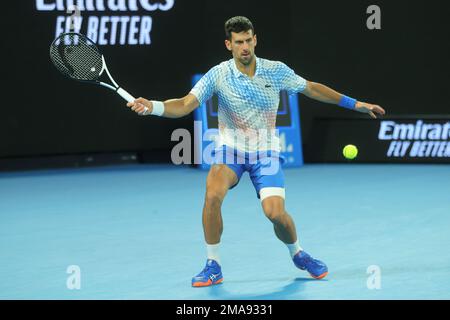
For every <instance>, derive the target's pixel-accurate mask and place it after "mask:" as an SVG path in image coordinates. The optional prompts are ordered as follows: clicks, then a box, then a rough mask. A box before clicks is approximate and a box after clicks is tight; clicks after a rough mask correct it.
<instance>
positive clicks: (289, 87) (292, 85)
mask: <svg viewBox="0 0 450 320" xmlns="http://www.w3.org/2000/svg"><path fill="white" fill-rule="evenodd" d="M278 72H279V73H280V74H279V75H280V82H281V90H286V91H288V93H289V94H294V93H298V92H302V91H303V90H305V89H306V80H305V79H303V78H302V77H300V76H299V75H298V74H296V73H295V72H294V70H292V69H291V68H289V67H288V66H287V65H285V64H284V63H282V62H280V67H279V70H278Z"/></svg>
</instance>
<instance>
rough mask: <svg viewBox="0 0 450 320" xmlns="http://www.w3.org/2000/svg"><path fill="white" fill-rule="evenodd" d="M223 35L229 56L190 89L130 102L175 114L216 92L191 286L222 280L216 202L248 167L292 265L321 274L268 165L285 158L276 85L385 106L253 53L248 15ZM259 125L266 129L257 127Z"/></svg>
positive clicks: (280, 181) (139, 108)
mask: <svg viewBox="0 0 450 320" xmlns="http://www.w3.org/2000/svg"><path fill="white" fill-rule="evenodd" d="M225 35H226V40H225V46H226V48H227V49H228V50H229V51H230V52H231V53H232V56H233V58H232V59H230V60H228V61H225V62H222V63H220V64H219V65H217V66H215V67H213V68H212V69H210V70H209V71H208V72H207V73H206V74H205V75H204V76H203V77H202V78H201V79H200V80H199V81H198V83H197V84H196V85H195V86H194V88H193V89H192V90H191V92H190V93H189V94H188V95H186V96H185V97H183V98H180V99H171V100H167V101H164V102H161V101H149V100H146V99H144V98H138V99H136V100H135V101H134V102H130V103H128V104H127V106H128V107H130V108H131V109H132V110H133V111H135V112H136V113H138V114H140V115H146V114H151V115H156V116H163V117H167V118H179V117H183V116H185V115H187V114H189V113H190V112H192V111H193V110H194V109H195V108H197V107H198V106H199V105H201V104H203V103H204V102H206V101H207V100H209V99H210V98H211V97H212V96H213V95H214V94H216V95H217V96H218V100H219V139H220V143H219V148H218V149H217V150H216V153H215V155H216V160H215V161H216V162H215V163H214V164H213V165H212V166H211V169H210V171H209V173H208V177H207V180H206V196H205V203H204V208H203V216H202V220H203V230H204V236H205V241H206V251H207V261H206V266H205V267H204V269H203V270H202V271H201V272H200V273H199V274H198V275H196V276H195V277H193V278H192V286H194V287H205V286H210V285H214V284H218V283H221V282H222V281H223V275H222V270H221V260H220V255H219V248H220V238H221V235H222V230H223V223H222V215H221V205H222V201H223V200H224V198H225V195H226V194H227V192H228V190H229V189H231V188H233V187H234V186H236V185H237V184H238V182H239V180H240V178H241V176H242V174H243V173H244V172H246V171H247V172H249V175H250V178H251V180H252V182H253V185H254V187H255V190H256V194H257V196H258V197H259V198H260V200H261V203H262V209H263V211H264V214H265V215H266V216H267V218H268V219H269V220H270V221H271V222H272V223H273V226H274V231H275V235H276V236H277V237H278V239H280V240H281V241H282V242H283V243H284V244H285V245H286V246H287V248H288V250H289V252H290V256H291V258H292V260H293V262H294V264H295V266H297V267H298V268H299V269H301V270H306V271H307V272H309V274H310V275H311V276H312V277H314V278H316V279H322V278H324V277H325V276H326V275H327V274H328V268H327V266H326V265H325V263H323V262H322V261H320V260H317V259H314V258H313V257H312V256H311V255H309V254H308V253H306V252H305V251H304V250H303V249H302V248H301V247H300V244H299V240H298V238H297V233H296V229H295V224H294V221H293V220H292V218H291V216H290V215H289V214H288V213H287V212H286V210H285V205H284V204H285V185H284V175H283V171H282V168H281V166H279V165H278V166H273V164H274V163H275V164H277V163H278V162H279V163H281V164H282V163H283V159H282V158H281V157H280V155H279V151H280V145H279V139H278V136H277V135H276V130H275V120H276V115H277V110H278V105H279V99H280V91H281V90H287V91H288V93H289V94H296V93H302V94H304V95H305V96H307V97H309V98H312V99H315V100H318V101H321V102H325V103H331V104H336V105H338V106H340V107H343V108H347V109H351V110H355V111H358V112H362V113H368V114H369V115H370V116H371V117H372V118H376V117H377V116H376V115H377V114H379V115H384V114H385V111H384V110H383V109H382V108H381V107H380V106H378V105H374V104H369V103H365V102H361V101H357V100H355V99H353V98H350V97H348V96H345V95H342V94H340V93H338V92H336V91H334V90H332V89H330V88H328V87H327V86H325V85H322V84H320V83H315V82H311V81H307V80H305V79H304V78H302V77H301V76H299V75H297V74H296V73H295V72H294V71H293V70H292V69H290V68H289V67H288V66H286V65H285V64H284V63H282V62H279V61H271V60H266V59H262V58H259V57H257V56H256V55H255V47H256V44H257V38H256V35H255V30H254V28H253V25H252V23H251V22H250V20H249V19H247V18H245V17H241V16H238V17H233V18H231V19H229V20H228V21H227V22H226V23H225ZM261 131H264V132H267V133H268V134H267V135H259V134H258V132H261ZM236 132H238V134H236ZM236 137H238V139H236ZM261 137H264V139H263V138H261ZM262 151H264V152H262ZM255 153H257V154H258V156H257V157H256V160H255V157H253V156H254V155H255ZM260 154H263V156H260ZM229 156H230V157H229ZM225 158H226V159H225ZM224 159H225V160H226V161H224ZM229 159H233V161H229ZM236 159H239V160H240V161H239V160H238V161H236ZM252 159H253V160H252ZM269 167H270V168H272V169H271V170H269V169H270V168H269ZM273 168H275V169H273Z"/></svg>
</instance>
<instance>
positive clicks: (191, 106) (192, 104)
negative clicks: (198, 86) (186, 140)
mask: <svg viewBox="0 0 450 320" xmlns="http://www.w3.org/2000/svg"><path fill="white" fill-rule="evenodd" d="M182 101H183V113H184V114H183V116H185V115H188V114H189V113H191V112H192V111H194V110H195V109H196V108H197V107H198V106H199V103H198V101H197V98H196V97H195V96H194V95H193V94H188V95H187V96H185V97H184V98H182Z"/></svg>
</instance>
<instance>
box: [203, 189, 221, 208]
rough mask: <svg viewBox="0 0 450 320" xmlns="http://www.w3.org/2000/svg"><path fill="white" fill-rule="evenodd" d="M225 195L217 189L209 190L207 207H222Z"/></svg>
mask: <svg viewBox="0 0 450 320" xmlns="http://www.w3.org/2000/svg"><path fill="white" fill-rule="evenodd" d="M224 196H225V194H224V193H223V192H221V191H220V190H217V189H207V190H206V197H205V205H206V206H208V207H220V206H221V205H222V201H223V198H224Z"/></svg>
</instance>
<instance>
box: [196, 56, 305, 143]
mask: <svg viewBox="0 0 450 320" xmlns="http://www.w3.org/2000/svg"><path fill="white" fill-rule="evenodd" d="M305 88H306V80H305V79H303V78H302V77H300V76H299V75H297V74H295V72H294V71H293V70H292V69H290V68H289V67H288V66H286V65H285V64H284V63H282V62H279V61H271V60H266V59H261V58H257V57H256V72H255V75H254V76H253V78H250V77H249V76H247V75H245V74H243V73H242V72H240V71H239V70H238V68H237V67H236V63H235V62H234V59H230V60H228V61H224V62H222V63H220V64H219V65H217V66H215V67H213V68H211V69H210V70H209V71H208V72H207V73H206V74H205V75H204V76H203V77H202V78H201V79H200V80H199V81H198V82H197V84H196V85H195V86H194V88H192V90H191V94H193V95H194V96H195V97H196V98H197V100H198V101H199V102H200V105H201V104H203V103H204V102H206V101H208V100H209V99H210V98H211V97H212V96H213V95H214V94H217V96H218V100H219V111H218V114H219V144H224V145H227V146H230V147H233V148H235V149H238V150H241V151H245V152H255V151H262V150H275V151H280V143H279V139H278V136H277V134H276V130H275V129H276V128H275V122H276V116H277V111H278V105H279V103H280V91H281V90H286V91H287V92H288V93H289V94H295V93H298V92H302V91H303V90H304V89H305Z"/></svg>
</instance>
